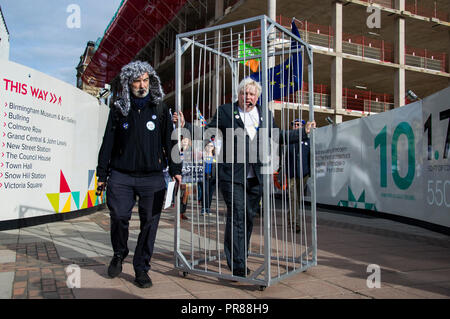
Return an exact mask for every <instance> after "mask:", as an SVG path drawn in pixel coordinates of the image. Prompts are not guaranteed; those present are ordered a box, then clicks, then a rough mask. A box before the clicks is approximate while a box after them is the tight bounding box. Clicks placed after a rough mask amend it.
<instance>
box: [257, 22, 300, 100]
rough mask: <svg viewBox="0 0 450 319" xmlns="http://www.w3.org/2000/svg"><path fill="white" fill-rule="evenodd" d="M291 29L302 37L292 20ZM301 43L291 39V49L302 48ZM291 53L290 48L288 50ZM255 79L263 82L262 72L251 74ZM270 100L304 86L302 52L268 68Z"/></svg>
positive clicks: (285, 95)
mask: <svg viewBox="0 0 450 319" xmlns="http://www.w3.org/2000/svg"><path fill="white" fill-rule="evenodd" d="M291 31H292V33H293V34H294V35H296V36H297V37H299V38H300V33H299V32H298V29H297V26H296V25H295V23H294V20H292V24H291ZM300 48H301V44H300V43H299V42H297V41H296V40H294V39H292V40H291V51H294V50H297V49H298V50H300ZM286 51H287V53H288V54H289V50H286ZM250 78H252V79H253V80H255V81H258V82H261V79H262V74H261V72H258V73H253V74H251V75H250ZM268 82H269V83H268V84H269V85H268V89H269V92H268V93H269V102H270V101H272V100H279V99H281V98H283V97H284V98H286V97H287V96H288V95H290V94H292V93H294V92H296V91H298V90H299V89H301V86H302V54H301V53H300V52H293V53H291V54H290V56H289V58H287V59H286V60H285V61H284V62H283V63H282V64H278V65H276V66H274V67H273V68H270V69H269V70H268Z"/></svg>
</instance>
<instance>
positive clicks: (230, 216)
mask: <svg viewBox="0 0 450 319" xmlns="http://www.w3.org/2000/svg"><path fill="white" fill-rule="evenodd" d="M219 185H220V189H221V191H222V195H223V198H224V200H225V203H226V205H227V219H226V226H225V239H224V252H225V256H226V258H227V263H228V267H229V268H230V269H232V270H233V272H235V271H243V270H245V269H246V268H245V267H246V258H247V252H248V250H249V244H250V237H251V235H252V231H253V218H254V217H255V215H256V214H257V213H258V211H259V202H260V200H261V196H262V187H261V185H260V184H259V182H258V179H256V178H252V179H248V180H247V185H246V188H245V190H244V184H236V183H234V184H232V183H229V182H221V183H219ZM244 194H246V201H244ZM245 202H246V205H244V203H245Z"/></svg>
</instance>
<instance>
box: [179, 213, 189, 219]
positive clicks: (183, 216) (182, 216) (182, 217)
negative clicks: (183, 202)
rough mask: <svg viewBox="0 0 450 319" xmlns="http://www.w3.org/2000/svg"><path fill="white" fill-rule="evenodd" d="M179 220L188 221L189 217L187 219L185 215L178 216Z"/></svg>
mask: <svg viewBox="0 0 450 319" xmlns="http://www.w3.org/2000/svg"><path fill="white" fill-rule="evenodd" d="M180 219H181V220H189V217H187V216H186V215H185V214H180Z"/></svg>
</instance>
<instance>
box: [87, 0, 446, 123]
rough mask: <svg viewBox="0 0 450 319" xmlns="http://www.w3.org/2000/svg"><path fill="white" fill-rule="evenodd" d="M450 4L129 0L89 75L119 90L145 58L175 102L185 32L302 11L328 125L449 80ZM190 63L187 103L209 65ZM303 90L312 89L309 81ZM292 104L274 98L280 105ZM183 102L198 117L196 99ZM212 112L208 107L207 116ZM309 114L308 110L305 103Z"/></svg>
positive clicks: (283, 18)
mask: <svg viewBox="0 0 450 319" xmlns="http://www.w3.org/2000/svg"><path fill="white" fill-rule="evenodd" d="M449 12H450V3H449V2H448V1H447V0H301V1H285V0H278V1H276V0H267V1H264V2H263V1H259V0H240V1H238V0H200V1H192V0H187V1H186V0H167V1H159V0H153V1H149V0H124V1H122V3H121V4H120V7H119V8H118V10H117V13H116V14H115V16H114V17H113V18H112V20H111V22H110V24H109V25H108V27H107V29H106V31H105V34H104V35H103V38H102V39H101V41H100V42H98V43H97V45H96V46H97V48H96V51H95V54H94V56H93V57H92V60H91V61H90V63H89V65H88V66H87V67H86V69H85V71H84V73H83V74H82V79H83V81H85V82H86V83H88V84H89V85H94V86H98V87H103V86H104V85H105V84H111V86H112V90H113V93H116V92H120V91H119V90H118V83H119V81H118V74H119V72H120V69H121V67H122V66H123V65H125V64H127V63H128V62H130V61H132V60H135V59H140V60H146V61H148V62H149V63H150V64H151V65H152V66H154V68H155V70H156V71H157V73H158V74H159V75H160V77H161V80H162V83H163V85H164V91H165V94H166V97H165V101H166V104H167V105H169V106H174V103H175V78H174V77H175V38H176V35H177V34H179V33H184V32H189V31H192V30H198V29H203V28H206V27H211V26H215V25H220V24H224V23H228V22H232V21H237V20H241V19H245V18H249V17H253V16H258V15H263V14H265V15H267V16H269V17H270V18H271V19H273V20H274V21H277V22H278V23H279V24H281V25H282V26H284V27H285V28H286V29H288V30H290V28H291V22H292V20H293V19H294V21H295V23H296V25H297V27H298V29H299V31H300V35H301V37H302V39H303V40H305V41H306V42H308V43H309V44H310V45H312V46H313V48H314V109H315V119H316V121H317V122H318V125H319V126H321V125H325V124H327V122H326V121H325V119H326V118H327V117H329V118H331V119H333V121H334V122H336V123H340V122H342V121H346V120H350V119H354V118H357V117H361V116H367V115H370V114H373V113H379V112H383V111H385V110H389V109H392V108H394V107H400V106H402V105H405V104H407V103H409V102H410V101H411V100H413V99H414V98H417V97H418V98H423V97H425V96H428V95H430V94H432V93H434V92H437V91H439V90H441V89H443V88H445V87H447V86H448V84H449V79H450V69H449V63H448V52H449V50H450V18H449ZM257 39H258V30H252V32H251V35H250V38H249V39H247V41H248V43H249V44H252V43H253V41H257ZM182 63H183V65H184V67H182V68H181V69H182V70H184V71H183V72H182V74H181V76H182V81H181V82H182V88H181V92H182V103H183V101H189V100H190V99H191V95H192V92H191V91H192V86H193V85H194V86H195V85H196V83H201V81H202V79H203V78H204V76H203V75H204V74H205V73H204V70H203V69H202V70H201V72H199V70H200V69H201V66H200V65H198V64H197V63H191V61H189V59H183V61H182ZM242 67H243V68H244V66H242ZM208 68H209V67H207V68H206V70H209V69H208ZM210 69H211V70H213V69H214V65H212V66H211V68H210ZM246 72H250V71H246ZM193 79H194V81H193ZM302 90H303V93H305V94H307V92H308V88H307V84H306V83H304V85H303V86H302ZM407 92H413V94H412V96H411V94H407ZM221 94H222V95H223V97H224V101H226V102H229V101H230V100H231V98H232V96H231V91H225V92H222V93H221ZM414 95H416V97H414ZM306 100H307V99H306ZM186 104H188V103H186ZM284 105H286V101H283V100H280V101H274V102H273V103H271V107H272V108H273V109H275V110H277V109H278V110H279V109H281V108H282V107H283V106H284ZM184 110H186V117H187V118H188V119H189V114H190V113H191V112H190V110H189V106H187V107H186V106H185V107H184ZM213 111H214V107H213V109H212V110H211V109H207V110H205V111H204V112H205V114H204V115H205V117H206V118H208V117H209V116H211V114H210V113H211V112H213ZM278 116H279V115H278ZM278 116H277V117H278ZM301 116H302V117H303V118H307V117H308V108H307V107H306V106H305V107H304V111H303V114H302V115H301ZM278 120H279V119H278Z"/></svg>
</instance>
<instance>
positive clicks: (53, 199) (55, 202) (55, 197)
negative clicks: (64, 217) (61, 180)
mask: <svg viewBox="0 0 450 319" xmlns="http://www.w3.org/2000/svg"><path fill="white" fill-rule="evenodd" d="M46 195H47V198H48V200H49V201H50V204H51V205H52V207H53V209H54V210H55V212H56V213H58V212H59V193H53V194H46Z"/></svg>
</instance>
